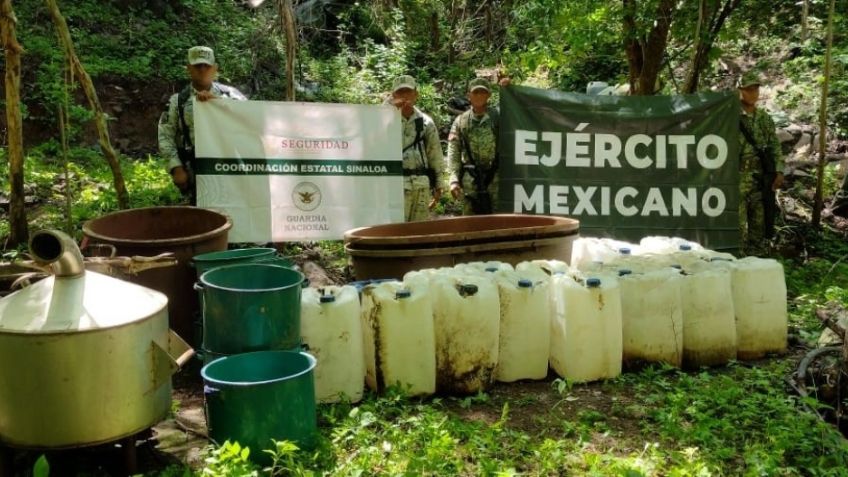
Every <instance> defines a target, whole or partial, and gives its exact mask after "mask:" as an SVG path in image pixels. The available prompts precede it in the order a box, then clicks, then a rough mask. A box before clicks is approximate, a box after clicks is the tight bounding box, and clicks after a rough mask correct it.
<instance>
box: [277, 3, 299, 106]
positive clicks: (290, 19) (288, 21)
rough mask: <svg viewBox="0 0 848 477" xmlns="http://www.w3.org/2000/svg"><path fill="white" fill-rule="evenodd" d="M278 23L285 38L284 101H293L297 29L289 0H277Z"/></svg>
mask: <svg viewBox="0 0 848 477" xmlns="http://www.w3.org/2000/svg"><path fill="white" fill-rule="evenodd" d="M277 5H278V6H279V9H280V22H281V26H282V30H283V33H284V34H285V36H286V101H294V97H295V91H294V60H295V57H296V56H297V27H296V26H295V23H294V7H292V2H291V0H278V2H277Z"/></svg>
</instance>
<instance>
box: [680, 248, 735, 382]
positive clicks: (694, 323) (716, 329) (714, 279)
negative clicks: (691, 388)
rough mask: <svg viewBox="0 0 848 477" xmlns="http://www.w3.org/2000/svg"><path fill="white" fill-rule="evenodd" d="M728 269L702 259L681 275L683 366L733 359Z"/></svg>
mask: <svg viewBox="0 0 848 477" xmlns="http://www.w3.org/2000/svg"><path fill="white" fill-rule="evenodd" d="M730 283H731V282H730V270H728V269H727V268H725V267H717V266H711V265H710V264H709V263H706V262H705V263H703V264H700V265H699V266H695V267H690V268H688V269H687V273H686V274H685V275H684V276H683V282H682V286H681V298H682V300H681V301H682V303H683V366H684V367H685V368H688V369H696V368H699V367H702V366H720V365H724V364H727V363H728V362H729V361H730V360H732V359H736V323H735V321H736V319H735V316H734V308H733V294H732V292H731V289H730Z"/></svg>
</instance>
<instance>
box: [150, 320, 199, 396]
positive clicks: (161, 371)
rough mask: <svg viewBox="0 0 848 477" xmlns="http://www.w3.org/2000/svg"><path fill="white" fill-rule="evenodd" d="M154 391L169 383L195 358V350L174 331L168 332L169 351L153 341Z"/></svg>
mask: <svg viewBox="0 0 848 477" xmlns="http://www.w3.org/2000/svg"><path fill="white" fill-rule="evenodd" d="M151 346H152V348H153V376H152V378H153V379H152V381H153V389H152V390H153V391H155V390H157V389H159V388H160V387H161V386H162V385H163V384H165V383H166V382H168V381H169V380H170V379H171V376H173V375H174V374H175V373H176V372H177V371H179V370H180V369H181V368H182V367H183V366H185V364H186V363H188V362H189V360H190V359H191V358H192V356H194V349H192V347H191V346H189V345H188V343H186V342H185V340H183V339H182V338H180V336H179V335H178V334H177V333H175V332H174V330H171V329H169V330H168V349H164V348H163V347H162V346H161V345H160V344H159V343H157V342H155V341H153V342H152V343H151Z"/></svg>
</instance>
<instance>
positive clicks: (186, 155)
mask: <svg viewBox="0 0 848 477" xmlns="http://www.w3.org/2000/svg"><path fill="white" fill-rule="evenodd" d="M190 98H191V85H188V86H186V87H185V88H184V89H183V90H182V91H180V95H179V96H177V113H178V114H179V116H180V130H181V132H182V136H183V137H182V139H183V141H182V145H181V146H179V147H177V157H178V158H179V160H180V163H181V164H182V165H183V169H185V171H186V174H187V175H188V183H187V184H186V187H185V189H180V192H182V194H183V195H184V196H186V197H188V200H189V203H190V204H191V205H197V183H196V182H195V180H194V169H193V168H192V164H193V163H194V158H195V156H194V144H193V143H192V142H191V135H190V133H189V130H188V124H187V123H186V120H185V106H186V103H188V101H189V99H190Z"/></svg>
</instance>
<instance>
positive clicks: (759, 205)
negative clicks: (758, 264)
mask: <svg viewBox="0 0 848 477" xmlns="http://www.w3.org/2000/svg"><path fill="white" fill-rule="evenodd" d="M760 84H761V80H760V78H759V76H758V75H757V74H756V73H753V72H748V73H746V74H744V75H743V76H742V77H741V78H740V80H739V82H738V84H737V87H738V89H739V99H740V101H741V102H742V116H741V118H740V124H739V129H740V134H739V144H740V148H739V152H740V153H739V170H740V176H739V192H740V195H739V228H740V232H741V238H742V240H741V242H742V251H743V252H744V253H745V254H747V255H764V254H765V252H766V243H765V242H766V240H767V239H769V238H771V236H772V234H773V233H774V219H775V216H776V215H777V211H778V209H777V203H776V201H775V197H774V192H775V191H776V190H777V189H779V188H780V187H781V186H782V185H783V155H782V154H781V150H780V141H779V140H778V139H777V133H776V131H775V126H774V121H772V119H771V117H770V116H769V115H768V113H767V112H765V111H764V110H762V109H759V108H757V101H758V100H759V98H760Z"/></svg>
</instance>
